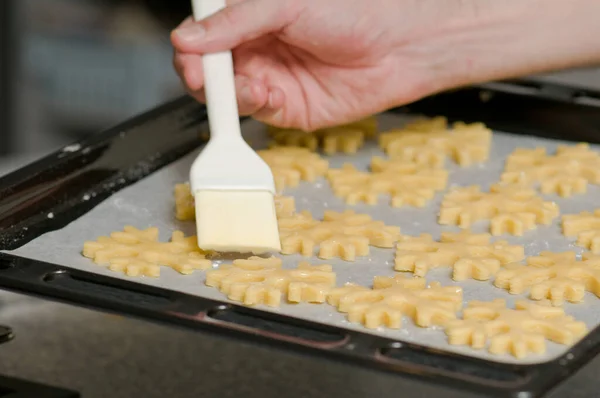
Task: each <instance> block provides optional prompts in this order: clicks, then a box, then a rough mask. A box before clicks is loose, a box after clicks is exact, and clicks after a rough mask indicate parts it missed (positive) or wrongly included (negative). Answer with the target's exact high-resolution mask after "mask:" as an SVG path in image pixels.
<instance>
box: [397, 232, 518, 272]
mask: <svg viewBox="0 0 600 398" xmlns="http://www.w3.org/2000/svg"><path fill="white" fill-rule="evenodd" d="M490 239H491V236H490V235H489V234H468V233H445V234H443V235H442V237H441V239H440V241H439V242H436V241H434V240H433V237H432V236H431V235H428V234H422V235H421V236H418V237H410V236H402V237H400V239H399V241H398V243H397V244H396V257H395V260H394V263H395V266H394V269H395V270H396V271H404V272H406V271H409V272H412V273H414V274H415V275H416V276H420V277H424V276H425V275H426V274H427V272H428V271H429V270H430V269H432V268H438V267H450V268H452V278H453V279H454V280H456V281H463V280H466V279H469V278H472V279H476V280H489V279H490V278H491V277H492V276H494V275H495V274H496V273H497V272H498V270H499V269H500V267H501V266H502V265H504V264H509V263H512V262H515V261H520V260H522V259H523V258H524V257H525V252H524V248H523V246H520V245H509V244H508V243H507V242H505V241H498V242H493V243H491V242H490Z"/></svg>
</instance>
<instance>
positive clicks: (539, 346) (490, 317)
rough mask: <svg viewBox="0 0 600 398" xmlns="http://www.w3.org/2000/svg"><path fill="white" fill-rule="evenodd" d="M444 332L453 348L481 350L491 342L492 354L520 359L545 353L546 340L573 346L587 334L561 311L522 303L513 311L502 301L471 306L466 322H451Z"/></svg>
mask: <svg viewBox="0 0 600 398" xmlns="http://www.w3.org/2000/svg"><path fill="white" fill-rule="evenodd" d="M445 330H446V334H447V335H448V343H450V344H453V345H470V346H471V347H472V348H475V349H482V348H485V346H486V345H487V343H488V342H489V346H488V351H489V352H490V353H491V354H496V355H503V354H511V355H513V356H515V357H517V358H524V357H526V356H527V355H528V354H529V353H534V354H542V353H544V352H545V351H546V340H551V341H553V342H555V343H559V344H565V345H571V344H574V343H575V342H576V341H577V340H578V339H579V338H580V337H582V336H584V335H585V334H586V333H587V327H586V325H585V324H584V323H583V322H578V321H576V320H575V319H574V318H573V317H571V316H568V315H565V313H564V311H563V309H562V308H558V307H551V306H545V305H540V304H535V303H531V302H527V301H525V300H520V301H517V302H516V304H515V309H510V308H507V307H506V302H505V301H504V300H502V299H496V300H493V301H490V302H482V301H471V302H469V304H468V305H467V307H466V308H465V309H464V310H463V319H460V320H454V321H450V322H448V323H447V324H446V325H445Z"/></svg>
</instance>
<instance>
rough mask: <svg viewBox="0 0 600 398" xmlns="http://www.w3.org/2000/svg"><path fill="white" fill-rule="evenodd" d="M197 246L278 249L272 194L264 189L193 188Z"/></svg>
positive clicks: (223, 249)
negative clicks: (215, 189)
mask: <svg viewBox="0 0 600 398" xmlns="http://www.w3.org/2000/svg"><path fill="white" fill-rule="evenodd" d="M194 196H195V202H196V227H197V230H198V247H200V248H201V249H202V250H214V251H218V252H238V253H249V252H252V253H254V254H261V253H267V252H279V251H280V250H281V243H280V241H279V230H278V226H277V216H276V214H275V202H274V199H273V194H272V193H270V192H267V191H227V190H223V191H212V190H206V191H198V192H196V194H195V195H194Z"/></svg>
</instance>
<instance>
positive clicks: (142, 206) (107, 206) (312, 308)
mask: <svg viewBox="0 0 600 398" xmlns="http://www.w3.org/2000/svg"><path fill="white" fill-rule="evenodd" d="M407 120H408V118H407V117H406V116H398V115H392V114H383V115H381V116H380V126H381V128H382V129H386V128H390V127H400V126H401V125H402V124H404V123H405V122H406V121H407ZM243 127H244V134H245V136H246V137H248V139H249V140H250V142H251V144H252V145H253V146H255V147H256V148H261V147H264V146H265V144H266V141H267V140H266V135H265V134H264V126H262V125H261V124H259V123H257V122H254V121H248V122H246V123H244V126H243ZM165 134H169V132H168V131H165ZM561 143H562V142H560V141H554V140H544V139H540V138H533V137H527V136H519V135H511V134H506V133H501V132H495V134H494V139H493V144H492V154H491V158H490V161H488V162H487V163H485V164H483V165H476V166H472V167H469V168H459V167H458V166H456V165H454V164H451V165H450V166H449V169H450V171H451V174H450V184H451V185H471V184H478V185H481V186H482V188H487V187H489V185H490V184H492V183H494V182H495V181H497V180H498V178H499V176H500V173H501V171H502V168H503V163H504V159H505V157H506V156H507V155H508V154H509V153H510V152H511V151H513V150H514V149H515V148H516V147H527V148H533V147H537V146H545V147H547V148H548V150H549V151H551V152H552V151H553V150H554V149H555V147H556V146H557V145H558V144H561ZM594 149H598V148H597V147H596V148H594ZM196 155H197V152H196V153H192V154H190V155H188V156H186V157H184V158H182V159H180V160H179V161H177V162H176V163H174V164H172V165H170V166H169V167H166V168H164V169H162V170H160V171H158V172H156V173H155V174H153V175H151V176H149V177H147V178H145V179H143V180H141V181H139V182H138V183H136V184H134V185H132V186H130V187H128V188H126V189H124V190H122V191H120V192H118V193H117V194H115V195H113V196H112V197H110V198H108V199H107V200H105V201H104V202H103V203H101V204H100V205H98V206H97V207H96V208H94V209H93V210H92V211H90V212H89V213H87V214H86V215H84V216H83V217H81V218H79V219H78V220H76V221H74V222H72V223H71V224H70V225H68V226H66V227H65V228H63V229H61V230H58V231H55V232H50V233H47V234H45V235H43V236H40V237H39V238H37V239H35V240H33V241H32V242H30V243H28V244H27V245H25V246H23V247H21V248H19V249H17V250H15V251H13V253H14V254H16V255H19V256H23V257H28V258H32V259H37V260H43V261H47V262H54V263H56V264H60V265H63V266H68V267H72V268H77V269H81V270H84V271H89V272H95V273H98V274H103V275H109V276H112V277H115V278H123V279H128V280H132V281H135V282H138V283H142V284H148V285H153V286H158V287H164V288H169V289H172V290H178V291H181V292H185V293H189V294H193V295H197V296H202V297H208V298H212V299H218V300H224V301H226V300H227V299H226V298H225V297H224V295H223V294H221V293H220V292H219V291H218V290H216V289H213V288H209V287H207V286H205V285H204V283H203V282H204V272H201V271H198V272H196V273H194V274H192V275H181V274H179V273H177V272H175V271H173V270H171V269H170V268H167V267H165V268H163V269H162V271H161V277H160V278H159V279H153V278H148V277H138V278H131V277H127V276H124V275H122V274H120V273H116V272H112V271H110V270H107V269H106V268H104V267H102V266H99V265H96V264H94V263H92V262H91V261H90V260H89V259H87V258H84V257H83V256H82V255H81V254H80V253H81V249H82V246H83V242H84V241H86V240H94V239H96V238H97V237H98V236H100V235H107V234H110V233H111V232H113V231H118V230H121V229H122V228H123V226H125V225H133V226H135V227H137V228H147V227H151V226H157V227H159V228H160V233H161V239H163V240H166V239H168V238H169V236H170V234H171V232H172V231H173V230H177V229H179V230H183V231H184V232H185V233H186V234H194V233H195V231H194V223H193V222H179V221H177V220H176V219H175V217H174V199H173V186H174V184H176V183H180V182H185V181H187V180H188V172H189V168H190V165H191V162H192V161H193V159H194V157H195V156H196ZM373 155H383V153H382V152H381V151H380V150H379V149H378V147H377V145H376V143H375V142H369V144H368V145H367V146H366V148H365V149H363V150H361V151H360V152H359V154H358V155H354V156H348V155H336V156H329V157H326V158H328V160H329V161H330V164H331V167H339V166H341V165H342V164H343V163H344V162H352V163H354V164H355V165H357V166H358V167H360V168H364V169H366V168H367V166H368V164H369V161H370V159H371V157H372V156H373ZM284 194H286V195H293V196H294V197H295V198H296V206H297V208H298V210H304V209H308V210H310V211H311V212H312V213H313V215H314V216H315V217H320V216H322V214H323V211H324V210H326V209H332V210H337V211H341V210H344V209H345V208H347V206H346V205H345V204H344V203H343V201H342V200H340V199H338V198H336V197H334V196H333V195H332V193H331V190H330V188H329V185H328V183H327V182H326V181H325V180H323V179H321V180H319V181H317V182H316V183H302V184H301V185H300V187H298V188H297V189H291V190H288V191H286V192H285V193H284ZM441 197H442V194H438V195H437V196H436V198H435V200H433V201H432V202H431V203H430V204H429V205H428V206H427V207H425V208H421V209H415V208H411V207H406V208H400V209H394V208H391V207H390V206H388V205H387V199H382V201H381V204H380V205H379V206H367V205H359V206H351V207H350V208H353V209H355V210H356V211H358V212H361V213H363V212H364V213H368V214H370V215H371V216H373V218H374V219H376V220H383V221H385V222H386V223H387V224H389V225H398V226H400V227H401V229H402V233H403V234H409V235H418V234H420V233H424V232H426V233H430V234H432V235H433V236H434V238H438V237H439V234H440V232H442V231H458V229H457V228H454V227H441V226H439V225H438V224H437V222H436V214H437V211H438V208H439V204H440V201H441ZM545 198H546V200H555V201H556V202H557V203H558V204H559V205H560V208H561V214H568V213H577V212H581V211H584V210H592V209H594V208H595V207H597V206H599V203H598V199H599V198H600V188H599V187H596V186H590V187H589V191H588V193H587V194H585V195H577V196H574V197H572V198H569V199H561V198H559V197H557V196H554V195H545ZM487 225H488V223H487V222H481V223H478V224H477V225H476V227H475V228H473V231H474V232H480V231H487ZM499 239H506V240H508V241H510V242H511V243H516V244H523V245H525V250H526V254H527V255H536V254H538V253H539V252H540V251H543V250H551V251H556V252H558V251H565V250H575V251H576V252H577V253H581V252H582V249H581V248H579V247H577V246H575V245H574V244H573V242H572V241H569V240H567V239H566V238H565V237H563V236H562V234H561V232H560V228H559V219H557V220H555V222H554V223H553V224H552V225H551V226H540V227H538V229H537V230H535V231H532V232H529V233H527V234H526V235H525V236H524V237H520V238H519V237H510V236H509V237H500V238H499ZM393 259H394V250H393V249H377V248H371V254H370V256H369V257H368V258H361V259H359V260H358V261H356V262H346V261H342V260H332V261H323V260H319V259H318V258H316V257H313V258H308V259H307V258H305V257H301V256H299V255H292V256H283V261H284V267H285V268H293V267H294V266H295V265H296V264H297V263H298V261H299V260H308V261H310V262H311V263H313V264H322V263H328V264H332V265H333V267H334V271H335V272H336V273H337V279H338V284H339V285H342V284H344V283H346V282H354V283H358V284H361V285H365V286H371V283H372V280H373V277H374V276H376V275H393V274H394V271H393V268H392V267H393ZM450 275H451V270H450V269H448V268H440V269H436V270H433V271H430V272H429V274H428V276H427V280H428V282H431V281H439V282H441V283H442V284H443V285H455V284H458V285H460V286H462V287H463V288H464V300H465V303H466V302H468V301H470V300H491V299H494V298H505V299H507V300H508V303H509V304H510V305H512V304H513V303H514V301H515V300H516V299H520V298H523V297H524V296H514V295H510V294H509V293H507V292H506V291H505V290H502V289H498V288H496V287H494V286H493V284H492V281H487V282H479V281H466V282H461V283H456V282H453V281H452V279H451V278H450ZM260 308H261V309H264V310H265V311H274V312H279V313H282V314H286V315H289V316H293V317H298V318H304V319H308V320H312V321H316V322H321V323H325V324H330V325H336V326H340V327H344V328H348V329H357V330H361V331H364V332H367V333H375V334H381V335H384V336H387V337H389V338H393V339H398V340H399V341H406V342H414V343H418V344H422V345H425V346H431V347H435V348H437V349H441V350H448V351H453V352H458V353H461V354H464V355H470V356H476V357H481V358H485V359H488V360H492V361H500V362H511V363H512V362H517V363H539V362H545V361H548V360H551V359H553V358H556V357H557V356H559V355H561V354H563V353H564V352H565V351H566V350H567V348H566V347H565V346H562V345H558V344H554V343H551V342H548V343H547V352H546V353H545V354H543V355H532V356H529V357H528V358H527V359H525V360H517V359H515V358H513V357H511V356H508V355H506V356H494V355H490V354H488V353H487V352H486V351H485V350H480V351H476V350H473V349H471V348H468V347H457V346H450V345H448V344H447V342H446V336H445V334H444V333H443V331H442V330H440V329H437V328H431V329H423V328H419V327H416V326H414V325H413V323H412V321H411V320H409V319H406V318H405V319H404V326H403V327H402V329H401V330H389V329H380V330H375V331H370V330H368V329H365V328H363V327H362V326H361V325H357V324H351V323H349V322H347V321H346V320H345V316H344V314H341V313H338V312H337V311H336V309H335V308H333V307H331V306H329V305H327V304H322V305H317V304H295V305H291V304H283V305H282V306H281V307H280V308H277V309H272V308H268V307H260ZM565 309H566V311H567V312H568V313H569V314H571V315H573V316H575V317H576V318H577V319H579V320H582V321H585V322H586V324H587V325H588V327H589V328H590V330H591V329H592V328H594V327H596V326H597V325H598V324H600V302H599V300H598V298H596V297H595V296H594V295H592V294H590V293H586V297H585V301H584V302H583V303H580V304H566V305H565Z"/></svg>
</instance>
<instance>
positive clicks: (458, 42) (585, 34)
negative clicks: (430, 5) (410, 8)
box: [423, 0, 600, 93]
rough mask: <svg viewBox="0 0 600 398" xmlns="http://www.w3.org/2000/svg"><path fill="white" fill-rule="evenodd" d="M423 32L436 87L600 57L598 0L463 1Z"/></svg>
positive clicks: (579, 63) (545, 69) (580, 63)
mask: <svg viewBox="0 0 600 398" xmlns="http://www.w3.org/2000/svg"><path fill="white" fill-rule="evenodd" d="M458 3H460V4H461V6H460V7H459V8H458V9H457V10H458V11H457V12H456V13H455V15H453V16H452V17H451V18H448V20H447V22H446V23H445V24H443V25H441V26H440V27H439V29H438V31H437V33H436V34H435V35H434V36H433V35H431V36H429V38H427V37H424V38H423V42H424V43H425V45H427V42H428V41H429V43H430V44H429V46H430V48H431V49H430V50H429V51H428V53H429V56H430V60H429V63H430V64H431V65H432V66H433V67H432V68H430V70H431V79H433V80H435V81H436V82H437V83H436V84H435V85H432V86H431V90H430V91H431V92H432V93H433V92H437V91H442V90H446V89H451V88H455V87H459V86H464V85H469V84H476V83H480V82H484V81H490V80H500V79H508V78H513V77H518V76H523V75H529V74H537V73H543V72H549V71H553V70H558V69H563V68H569V67H578V66H585V65H590V64H594V63H596V62H598V63H600V23H598V15H600V2H599V1H597V0H569V1H564V0H522V1H501V2H493V1H480V0H470V1H458Z"/></svg>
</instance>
